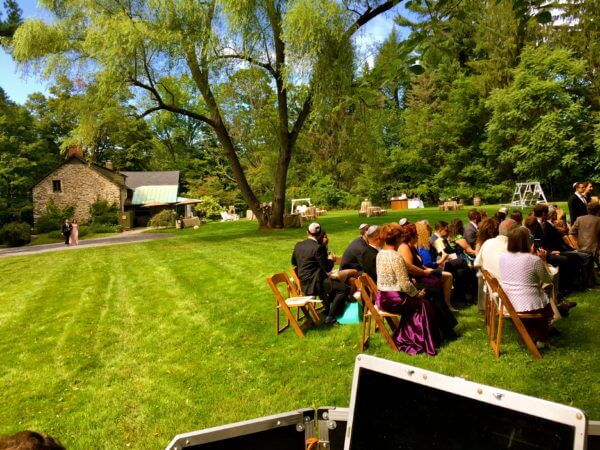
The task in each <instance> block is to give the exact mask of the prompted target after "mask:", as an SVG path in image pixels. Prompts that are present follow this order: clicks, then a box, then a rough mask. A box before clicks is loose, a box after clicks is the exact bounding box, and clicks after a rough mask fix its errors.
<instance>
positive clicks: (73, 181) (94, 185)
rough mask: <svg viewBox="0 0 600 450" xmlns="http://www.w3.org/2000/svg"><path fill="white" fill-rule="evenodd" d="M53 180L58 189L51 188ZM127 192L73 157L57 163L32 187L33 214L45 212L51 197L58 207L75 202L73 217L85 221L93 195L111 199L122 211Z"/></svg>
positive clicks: (87, 217) (35, 217)
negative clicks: (55, 167) (57, 190)
mask: <svg viewBox="0 0 600 450" xmlns="http://www.w3.org/2000/svg"><path fill="white" fill-rule="evenodd" d="M55 180H59V181H60V184H61V191H60V192H54V190H53V181H55ZM126 196H127V191H126V189H125V188H123V187H121V186H119V185H118V184H116V183H113V182H112V181H110V180H109V179H108V178H106V177H105V176H103V175H101V174H100V173H98V172H97V171H96V170H94V169H92V168H91V167H89V166H88V165H87V164H84V163H82V162H81V161H79V160H77V159H73V160H71V161H69V162H67V163H66V164H63V165H62V166H60V167H58V168H57V169H56V170H55V171H54V172H52V173H51V174H50V175H48V176H47V177H46V178H44V179H43V180H42V181H41V182H40V183H38V184H37V185H36V186H35V187H34V188H33V215H34V219H35V220H37V218H38V217H39V216H41V215H43V214H45V213H46V206H47V205H48V202H49V200H50V199H52V200H53V201H54V203H55V204H56V205H57V206H59V207H61V208H64V207H66V206H68V205H72V206H74V207H75V214H74V218H75V219H77V221H78V222H80V223H86V222H88V220H89V218H90V206H91V205H92V203H94V202H95V201H96V199H98V198H100V199H102V200H107V201H108V202H109V203H113V202H114V203H116V204H117V205H118V206H119V208H120V210H121V211H122V210H123V204H124V201H125V198H126Z"/></svg>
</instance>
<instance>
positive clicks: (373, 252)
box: [358, 225, 383, 282]
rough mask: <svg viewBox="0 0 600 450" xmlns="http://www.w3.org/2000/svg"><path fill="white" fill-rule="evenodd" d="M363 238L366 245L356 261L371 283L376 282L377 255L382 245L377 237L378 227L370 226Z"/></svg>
mask: <svg viewBox="0 0 600 450" xmlns="http://www.w3.org/2000/svg"><path fill="white" fill-rule="evenodd" d="M365 236H366V238H367V241H368V245H367V246H366V247H365V249H364V250H363V252H362V254H361V255H360V256H359V258H358V261H359V263H360V265H361V267H362V268H363V272H364V273H366V274H367V275H369V276H370V277H371V278H372V279H373V281H375V282H377V254H378V253H379V249H380V248H381V245H382V244H383V243H382V241H381V238H380V235H379V227H378V226H377V225H371V226H370V227H369V228H368V229H367V232H366V233H365Z"/></svg>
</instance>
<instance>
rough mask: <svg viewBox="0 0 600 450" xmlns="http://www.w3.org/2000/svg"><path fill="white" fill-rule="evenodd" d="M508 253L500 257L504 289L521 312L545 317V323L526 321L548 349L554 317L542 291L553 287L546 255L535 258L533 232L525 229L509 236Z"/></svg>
mask: <svg viewBox="0 0 600 450" xmlns="http://www.w3.org/2000/svg"><path fill="white" fill-rule="evenodd" d="M507 250H508V252H507V253H504V254H503V255H500V276H501V279H502V281H501V285H502V289H504V291H505V292H506V295H507V296H508V298H509V300H510V301H511V303H512V305H513V306H514V308H515V310H516V311H517V312H527V313H542V315H543V318H541V319H523V325H525V328H527V331H528V332H529V334H530V335H531V338H532V339H533V341H534V342H535V343H536V344H537V345H538V347H540V348H541V347H544V346H547V344H548V342H549V333H550V321H551V319H552V317H553V313H552V308H551V307H550V302H549V300H548V297H547V296H546V293H545V292H544V290H543V289H542V284H544V283H552V277H551V275H550V273H549V272H548V269H547V266H546V251H545V250H543V249H539V250H538V251H537V255H533V254H531V251H532V245H531V244H530V238H529V231H528V230H527V229H526V228H524V227H517V228H514V229H512V230H511V231H510V232H509V234H508V245H507Z"/></svg>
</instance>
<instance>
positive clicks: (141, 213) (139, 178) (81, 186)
mask: <svg viewBox="0 0 600 450" xmlns="http://www.w3.org/2000/svg"><path fill="white" fill-rule="evenodd" d="M178 188H179V172H178V171H166V172H119V171H116V170H113V168H112V164H110V163H107V164H106V166H104V167H103V166H100V165H97V164H94V163H88V162H87V161H85V160H84V159H83V152H82V151H81V149H79V148H71V149H69V155H68V157H67V159H66V160H65V161H63V162H62V163H61V164H59V165H58V167H56V168H55V169H54V170H53V171H52V172H51V173H49V174H48V175H46V176H45V177H44V178H42V179H41V180H40V181H38V183H37V184H36V185H35V186H34V187H33V216H34V221H36V220H37V218H38V217H40V216H42V215H43V214H45V213H46V210H47V206H48V203H49V202H50V201H53V202H54V204H55V205H57V206H59V207H60V208H65V207H67V206H73V207H74V208H75V212H74V217H73V218H74V219H77V221H78V222H81V223H86V222H88V221H89V219H90V207H91V206H92V204H93V203H94V202H95V201H96V200H97V199H101V200H106V201H108V203H109V204H113V203H114V204H116V205H117V206H118V208H119V211H120V212H121V213H122V214H121V216H122V217H121V218H122V219H125V218H126V216H127V215H130V216H131V219H130V222H129V223H131V224H132V225H135V226H145V225H146V224H147V222H148V220H149V219H150V217H152V216H153V215H154V214H156V213H158V212H160V211H162V210H164V209H165V208H169V209H172V210H174V209H175V208H176V207H177V206H178V205H179V204H182V202H184V203H183V204H186V205H188V204H189V203H190V200H191V199H183V198H181V197H178ZM188 212H189V213H190V214H191V207H188V208H186V213H188Z"/></svg>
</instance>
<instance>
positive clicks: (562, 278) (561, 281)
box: [525, 204, 579, 293]
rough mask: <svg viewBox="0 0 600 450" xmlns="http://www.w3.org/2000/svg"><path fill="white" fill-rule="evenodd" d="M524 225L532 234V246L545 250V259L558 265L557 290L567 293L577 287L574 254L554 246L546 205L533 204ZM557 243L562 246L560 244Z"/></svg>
mask: <svg viewBox="0 0 600 450" xmlns="http://www.w3.org/2000/svg"><path fill="white" fill-rule="evenodd" d="M525 226H526V227H527V228H529V230H530V232H531V234H532V237H533V243H534V246H535V247H539V248H543V249H544V250H546V252H547V255H546V261H547V262H548V263H549V264H551V265H553V266H554V267H558V269H559V276H558V288H559V291H560V292H562V293H568V292H570V291H572V290H574V289H575V288H576V287H577V282H576V279H577V277H578V271H579V262H578V259H577V257H576V256H574V255H570V254H568V252H562V251H561V250H559V249H557V248H556V245H557V242H556V238H555V235H554V234H553V233H552V232H551V230H549V227H550V226H551V225H548V205H545V204H537V205H535V206H534V208H533V216H530V217H528V218H527V219H526V220H525ZM559 240H560V242H561V243H563V240H562V237H559ZM559 245H560V246H561V247H562V244H559Z"/></svg>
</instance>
